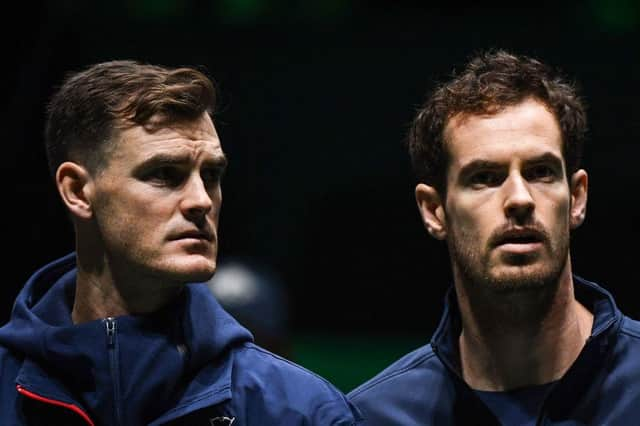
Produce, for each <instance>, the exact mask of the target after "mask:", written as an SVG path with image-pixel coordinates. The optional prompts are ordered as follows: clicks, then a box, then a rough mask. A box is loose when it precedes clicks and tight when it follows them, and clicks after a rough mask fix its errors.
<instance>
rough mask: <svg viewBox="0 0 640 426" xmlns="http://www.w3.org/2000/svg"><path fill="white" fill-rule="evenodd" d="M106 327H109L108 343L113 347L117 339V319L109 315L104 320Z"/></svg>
mask: <svg viewBox="0 0 640 426" xmlns="http://www.w3.org/2000/svg"><path fill="white" fill-rule="evenodd" d="M104 324H105V327H106V328H107V345H109V347H113V345H114V344H115V340H116V319H115V318H113V317H108V318H106V319H105V320H104Z"/></svg>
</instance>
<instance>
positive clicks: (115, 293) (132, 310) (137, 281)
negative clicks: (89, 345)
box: [71, 247, 182, 324]
mask: <svg viewBox="0 0 640 426" xmlns="http://www.w3.org/2000/svg"><path fill="white" fill-rule="evenodd" d="M77 259H78V273H77V278H76V289H75V299H74V303H73V310H72V312H71V318H72V320H73V322H74V323H75V324H79V323H82V322H87V321H93V320H96V319H101V318H107V317H115V316H121V315H143V314H148V313H150V312H155V311H157V310H159V309H160V308H162V307H163V306H165V305H167V304H168V303H169V302H170V301H171V300H173V299H174V298H175V296H176V295H177V294H178V293H179V292H180V291H181V289H182V286H181V285H179V284H178V283H166V282H160V281H159V280H158V279H157V278H155V277H150V276H145V275H144V274H138V273H136V272H135V271H133V270H132V268H131V267H119V266H118V265H116V264H114V262H112V261H111V259H110V257H109V256H107V255H106V253H104V252H99V253H98V250H96V249H92V250H91V251H89V252H87V251H85V250H82V249H81V247H78V250H77Z"/></svg>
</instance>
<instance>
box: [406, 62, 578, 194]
mask: <svg viewBox="0 0 640 426" xmlns="http://www.w3.org/2000/svg"><path fill="white" fill-rule="evenodd" d="M530 97H532V98H535V99H536V100H538V101H540V102H542V103H543V104H544V105H545V106H546V107H547V108H548V109H549V110H550V111H551V112H552V113H553V114H554V115H555V117H556V119H557V121H558V124H559V126H560V131H561V134H562V143H563V147H562V151H563V156H564V160H565V163H566V169H567V174H568V175H570V174H572V173H573V172H575V171H576V170H578V168H579V167H580V160H581V156H582V147H583V144H584V139H585V135H586V131H587V117H586V113H585V107H584V104H583V101H582V100H581V99H580V97H579V95H578V93H577V89H576V87H575V84H571V83H569V82H568V81H566V79H565V78H564V77H563V76H562V75H561V74H560V73H559V72H557V71H554V70H552V69H551V68H550V67H548V66H547V65H545V64H543V63H541V62H540V61H538V60H536V59H534V58H530V57H527V56H523V55H515V54H512V53H509V52H506V51H504V50H495V51H493V50H492V51H486V52H483V53H480V54H478V55H476V56H475V57H473V58H472V59H471V60H470V61H469V62H468V63H467V65H466V67H465V68H464V69H463V70H462V72H460V73H457V74H456V73H454V75H453V77H452V79H451V80H449V81H448V82H446V83H444V84H441V85H439V86H437V87H436V88H435V89H434V90H433V91H432V92H431V93H430V94H429V96H428V97H427V100H426V101H425V103H424V104H423V105H422V107H421V108H420V109H419V110H418V112H417V115H416V117H415V118H414V120H413V123H412V124H411V128H410V130H409V135H408V139H407V142H408V148H409V155H410V157H411V163H412V166H413V170H414V172H415V174H416V176H417V178H418V180H419V181H420V182H424V183H427V184H429V185H431V186H434V187H435V188H436V190H438V192H440V193H441V194H444V193H446V174H447V170H448V166H449V158H448V150H447V149H446V145H445V142H446V141H445V134H444V133H445V129H446V126H447V124H448V122H449V120H450V119H451V118H452V117H454V116H456V115H458V114H495V113H498V112H500V111H501V110H503V109H504V108H505V107H509V106H513V105H516V104H518V103H520V102H522V101H523V100H525V99H526V98H530Z"/></svg>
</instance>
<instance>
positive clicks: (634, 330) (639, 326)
mask: <svg viewBox="0 0 640 426" xmlns="http://www.w3.org/2000/svg"><path fill="white" fill-rule="evenodd" d="M620 333H622V334H624V335H626V336H629V338H631V339H633V340H634V341H635V342H636V343H637V344H640V321H638V320H635V319H632V318H629V317H628V316H623V317H622V322H621V324H620Z"/></svg>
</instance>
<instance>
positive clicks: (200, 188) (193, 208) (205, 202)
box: [180, 174, 213, 220]
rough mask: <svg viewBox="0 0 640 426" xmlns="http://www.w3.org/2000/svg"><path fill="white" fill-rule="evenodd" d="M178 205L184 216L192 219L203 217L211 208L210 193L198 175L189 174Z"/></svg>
mask: <svg viewBox="0 0 640 426" xmlns="http://www.w3.org/2000/svg"><path fill="white" fill-rule="evenodd" d="M180 207H181V209H182V212H183V214H184V215H185V217H187V218H190V219H192V220H193V219H197V218H198V217H203V216H204V215H206V214H207V213H209V212H210V211H211V209H212V208H213V200H212V199H211V194H210V193H209V191H207V187H206V185H205V183H204V182H203V181H202V178H201V177H200V176H199V175H195V174H194V175H193V176H191V177H190V178H189V180H188V181H187V184H186V185H185V186H184V195H183V197H182V201H181V205H180Z"/></svg>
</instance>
